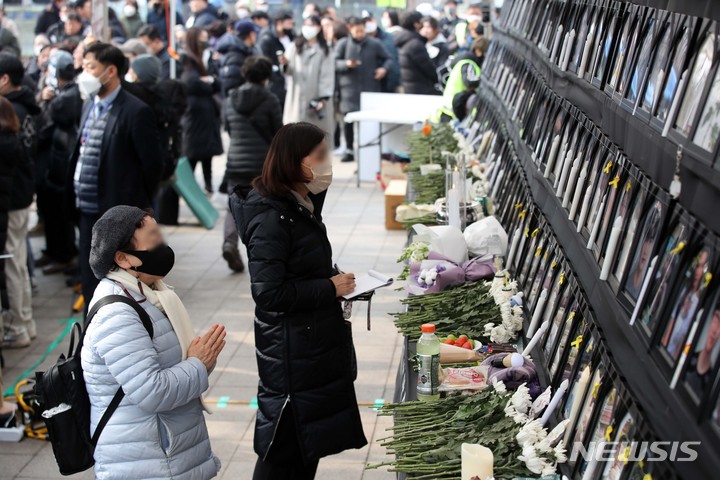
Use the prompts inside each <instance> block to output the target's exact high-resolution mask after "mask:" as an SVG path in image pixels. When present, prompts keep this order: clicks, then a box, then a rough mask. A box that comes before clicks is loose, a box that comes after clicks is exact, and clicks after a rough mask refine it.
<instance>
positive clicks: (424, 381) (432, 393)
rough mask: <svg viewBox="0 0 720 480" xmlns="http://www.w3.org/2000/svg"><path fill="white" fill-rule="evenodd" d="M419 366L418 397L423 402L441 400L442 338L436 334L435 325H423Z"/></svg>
mask: <svg viewBox="0 0 720 480" xmlns="http://www.w3.org/2000/svg"><path fill="white" fill-rule="evenodd" d="M417 356H418V362H419V364H420V367H419V368H418V383H417V397H418V400H420V401H423V402H432V401H436V400H440V391H439V390H438V389H439V388H440V339H439V338H438V337H437V336H436V335H435V325H433V324H432V323H426V324H425V325H423V326H422V336H421V337H420V340H418V343H417Z"/></svg>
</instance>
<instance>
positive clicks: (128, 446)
mask: <svg viewBox="0 0 720 480" xmlns="http://www.w3.org/2000/svg"><path fill="white" fill-rule="evenodd" d="M174 259H175V256H174V253H173V251H172V249H171V248H170V247H169V246H167V245H166V244H165V243H164V241H163V237H162V234H161V233H160V229H159V226H158V224H157V222H155V220H154V219H153V218H152V217H151V216H150V215H149V214H148V213H147V212H146V211H144V210H141V209H139V208H136V207H130V206H125V205H121V206H117V207H113V208H111V209H110V210H108V211H107V212H106V213H105V214H104V215H103V216H102V217H101V218H100V219H99V220H98V221H97V223H96V224H95V226H94V227H93V236H92V247H91V251H90V266H91V268H92V270H93V273H94V274H95V276H96V277H97V278H98V279H101V281H100V284H99V285H98V287H97V289H96V290H95V294H94V296H93V298H92V301H91V302H90V307H91V308H92V306H93V305H94V304H95V303H96V302H97V301H99V300H100V299H101V298H103V297H105V296H107V295H125V296H127V297H130V298H132V299H133V300H135V301H136V302H138V303H139V304H140V306H142V308H144V309H145V311H146V312H147V313H148V314H149V316H150V318H151V320H152V326H153V335H152V338H151V337H150V336H149V335H148V332H147V331H146V330H145V327H144V326H143V324H142V322H141V320H140V317H139V315H138V314H137V313H136V311H135V309H134V308H132V307H131V306H129V305H126V304H124V303H111V304H109V305H106V306H103V307H102V308H100V309H99V310H98V312H97V314H96V316H95V317H94V318H93V319H92V322H90V324H89V326H88V328H87V332H86V334H85V341H84V344H83V348H82V352H81V358H82V368H83V374H84V378H85V385H86V389H87V392H88V395H89V397H90V434H91V435H92V434H93V433H94V431H95V429H96V427H97V425H98V422H99V421H100V418H101V417H102V415H103V413H104V412H105V410H106V409H107V407H108V405H109V404H110V402H111V400H112V398H113V397H114V395H115V393H116V392H117V391H118V389H119V388H122V389H123V391H124V392H125V397H124V398H123V400H122V401H121V402H120V405H119V407H118V408H117V410H116V411H115V412H114V413H113V415H112V416H111V417H110V420H109V422H108V423H107V425H106V426H105V429H104V430H103V432H102V434H101V435H100V438H99V440H98V443H97V447H96V449H95V453H94V458H95V478H96V479H100V480H110V479H162V478H173V479H183V480H195V479H197V480H205V479H209V478H213V477H215V476H216V475H217V473H218V471H219V470H220V461H219V460H218V458H217V457H216V456H215V455H213V452H212V450H211V448H210V440H209V438H208V431H207V426H206V424H205V417H204V415H203V408H204V407H203V404H202V400H201V398H200V396H201V394H202V393H203V392H204V391H205V390H207V388H208V375H209V374H210V372H212V370H213V368H214V367H215V364H216V362H217V357H218V355H219V354H220V352H221V351H222V349H223V347H224V345H225V341H224V337H225V329H224V327H222V326H218V325H213V326H212V327H211V328H210V330H209V331H208V332H207V333H206V334H205V335H204V336H203V337H202V338H200V337H197V336H195V332H194V330H193V328H192V323H191V322H190V319H189V316H188V313H187V311H186V310H185V307H184V306H183V304H182V302H181V301H180V298H179V297H178V296H177V294H175V292H174V291H173V290H172V289H170V288H168V287H167V285H165V283H164V282H163V281H162V279H163V278H164V277H165V276H166V275H167V274H168V272H169V271H170V270H171V269H172V266H173V263H174Z"/></svg>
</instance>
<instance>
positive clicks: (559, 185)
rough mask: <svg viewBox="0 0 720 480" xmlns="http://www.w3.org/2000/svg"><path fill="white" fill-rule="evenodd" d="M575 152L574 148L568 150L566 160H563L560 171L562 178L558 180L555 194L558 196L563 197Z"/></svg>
mask: <svg viewBox="0 0 720 480" xmlns="http://www.w3.org/2000/svg"><path fill="white" fill-rule="evenodd" d="M574 153H575V152H573V150H572V149H570V150H568V153H567V155H565V162H563V168H562V170H561V171H560V178H559V179H558V180H556V182H557V185H556V186H555V196H556V197H558V198H562V197H563V191H564V190H565V183H566V182H567V177H568V174H569V173H570V166H571V165H572V164H573V157H574Z"/></svg>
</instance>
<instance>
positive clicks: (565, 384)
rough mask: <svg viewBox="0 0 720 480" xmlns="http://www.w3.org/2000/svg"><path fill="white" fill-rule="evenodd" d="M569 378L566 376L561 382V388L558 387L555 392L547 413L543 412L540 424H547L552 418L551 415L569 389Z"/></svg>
mask: <svg viewBox="0 0 720 480" xmlns="http://www.w3.org/2000/svg"><path fill="white" fill-rule="evenodd" d="M569 383H570V382H569V380H568V379H567V378H566V379H565V380H563V381H562V383H561V384H560V388H558V389H557V391H556V392H555V395H553V397H552V400H550V404H549V405H548V406H547V408H546V409H545V413H543V416H542V418H541V419H540V424H541V425H542V426H545V424H546V423H547V422H548V420H550V416H551V415H552V414H553V412H554V411H555V409H556V408H557V406H558V405H559V404H560V401H561V400H562V399H563V397H564V396H565V392H566V391H567V389H568V384H569Z"/></svg>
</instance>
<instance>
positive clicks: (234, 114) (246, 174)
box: [225, 83, 282, 185]
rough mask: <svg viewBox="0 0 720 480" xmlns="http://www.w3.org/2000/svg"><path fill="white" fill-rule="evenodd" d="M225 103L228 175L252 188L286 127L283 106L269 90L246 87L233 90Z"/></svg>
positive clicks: (252, 86)
mask: <svg viewBox="0 0 720 480" xmlns="http://www.w3.org/2000/svg"><path fill="white" fill-rule="evenodd" d="M225 103H226V105H225V112H226V114H225V127H226V129H227V131H228V134H229V135H230V147H229V148H228V154H227V167H226V175H227V176H228V177H234V178H236V179H238V180H241V182H242V183H244V184H246V185H249V184H250V182H251V181H252V180H253V179H254V178H255V177H257V176H259V175H260V174H261V173H262V167H263V163H265V156H266V155H267V152H268V149H269V148H270V142H271V141H272V138H273V137H274V136H275V134H276V133H277V131H278V130H280V128H281V127H282V109H281V108H280V102H279V101H278V99H277V97H276V96H275V94H274V93H272V92H271V91H270V90H268V89H267V88H265V87H263V86H260V85H257V84H252V83H246V84H245V85H243V86H242V87H240V88H236V89H234V90H232V91H231V92H230V96H229V97H228V98H227V99H226V100H225Z"/></svg>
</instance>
